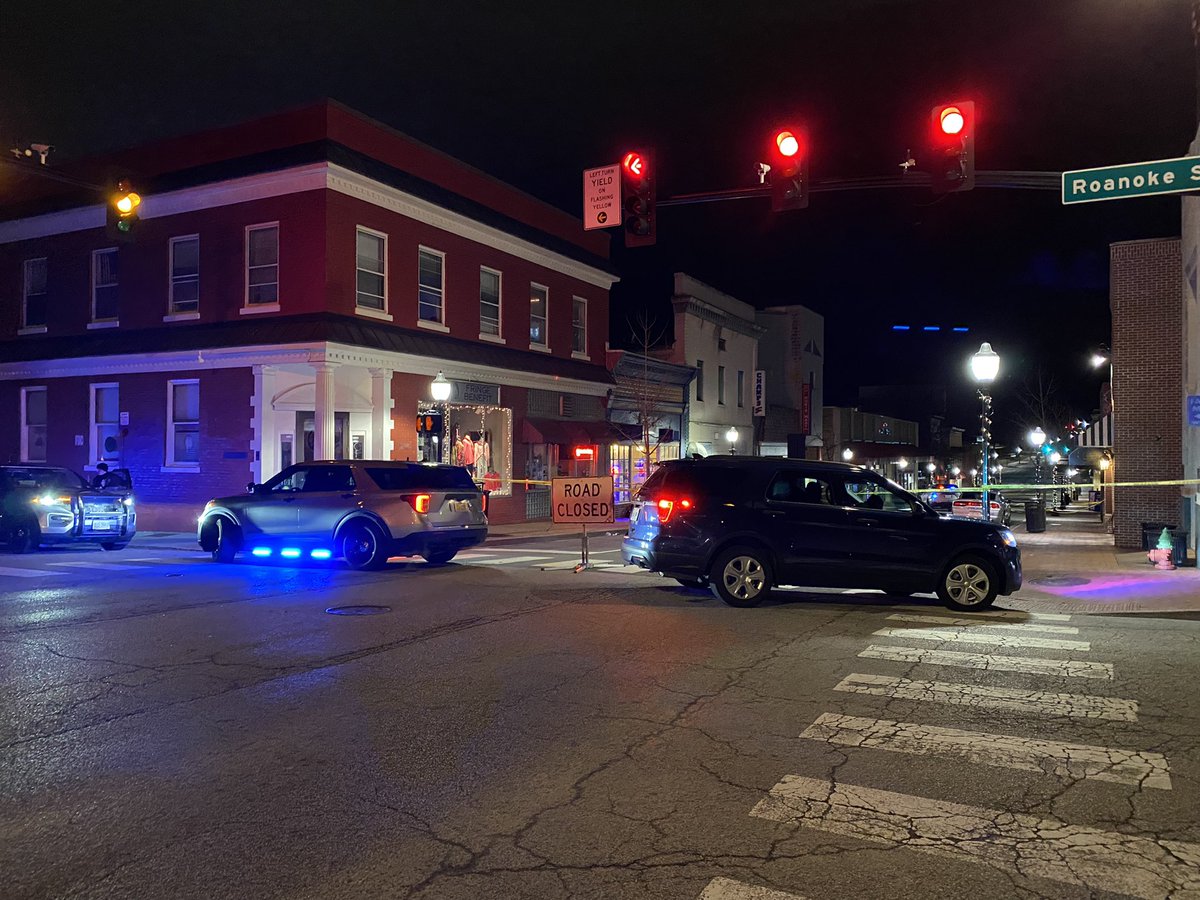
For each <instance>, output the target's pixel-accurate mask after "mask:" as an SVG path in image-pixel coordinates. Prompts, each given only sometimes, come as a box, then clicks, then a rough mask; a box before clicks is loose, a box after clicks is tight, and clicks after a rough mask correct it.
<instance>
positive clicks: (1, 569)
mask: <svg viewBox="0 0 1200 900" xmlns="http://www.w3.org/2000/svg"><path fill="white" fill-rule="evenodd" d="M66 574H67V573H66V572H47V571H46V570H45V569H18V568H16V567H15V566H12V567H10V566H0V575H11V576H12V577H13V578H42V577H44V576H46V575H66Z"/></svg>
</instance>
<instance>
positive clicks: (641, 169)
mask: <svg viewBox="0 0 1200 900" xmlns="http://www.w3.org/2000/svg"><path fill="white" fill-rule="evenodd" d="M621 167H622V168H623V169H624V170H625V171H626V172H628V173H629V175H630V176H631V177H633V178H644V177H645V176H646V174H647V169H648V168H649V166H648V165H647V164H646V160H645V158H644V157H643V156H642V154H640V153H638V152H636V151H633V152H630V153H626V154H625V158H624V159H623V160H621Z"/></svg>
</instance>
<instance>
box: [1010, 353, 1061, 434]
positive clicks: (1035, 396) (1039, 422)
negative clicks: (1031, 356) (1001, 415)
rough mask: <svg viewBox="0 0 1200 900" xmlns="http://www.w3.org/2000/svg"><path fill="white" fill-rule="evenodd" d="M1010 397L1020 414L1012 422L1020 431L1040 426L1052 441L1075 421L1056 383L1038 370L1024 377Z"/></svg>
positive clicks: (1050, 375) (1048, 374)
mask: <svg viewBox="0 0 1200 900" xmlns="http://www.w3.org/2000/svg"><path fill="white" fill-rule="evenodd" d="M1011 397H1012V399H1013V401H1015V405H1016V407H1017V409H1018V410H1019V412H1018V413H1017V415H1015V416H1014V417H1013V418H1014V419H1016V420H1017V421H1018V424H1019V425H1021V426H1022V427H1023V428H1027V427H1032V426H1035V425H1036V426H1040V427H1042V428H1044V429H1045V430H1046V434H1047V435H1048V436H1050V437H1054V436H1055V435H1057V434H1058V433H1059V432H1060V431H1061V430H1062V428H1063V426H1064V425H1065V424H1066V423H1068V422H1073V421H1074V420H1075V415H1074V413H1073V412H1072V410H1071V406H1070V404H1069V403H1067V401H1066V400H1065V399H1063V396H1062V386H1061V385H1060V384H1059V381H1058V379H1057V378H1056V377H1055V376H1054V375H1053V374H1052V373H1049V372H1047V371H1046V370H1045V369H1044V368H1042V367H1041V366H1038V367H1037V368H1036V369H1034V370H1033V371H1032V372H1029V373H1027V374H1026V375H1025V377H1024V378H1023V379H1022V380H1021V383H1020V385H1019V386H1018V387H1017V389H1016V390H1015V391H1014V392H1013V393H1012V395H1011ZM1021 420H1024V421H1021ZM1023 433H1024V432H1023V431H1022V434H1023Z"/></svg>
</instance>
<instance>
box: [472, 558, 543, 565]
mask: <svg viewBox="0 0 1200 900" xmlns="http://www.w3.org/2000/svg"><path fill="white" fill-rule="evenodd" d="M539 559H546V557H544V556H507V557H503V558H500V559H494V558H480V559H469V560H467V564H468V565H471V566H519V565H520V564H521V563H527V562H534V561H535V560H539Z"/></svg>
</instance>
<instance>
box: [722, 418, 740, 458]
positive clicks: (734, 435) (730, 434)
mask: <svg viewBox="0 0 1200 900" xmlns="http://www.w3.org/2000/svg"><path fill="white" fill-rule="evenodd" d="M737 439H738V430H737V429H736V428H734V427H733V426H732V425H730V426H729V430H728V431H727V432H725V440H727V441H729V455H730V456H733V455H734V454H735V453H737Z"/></svg>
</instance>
